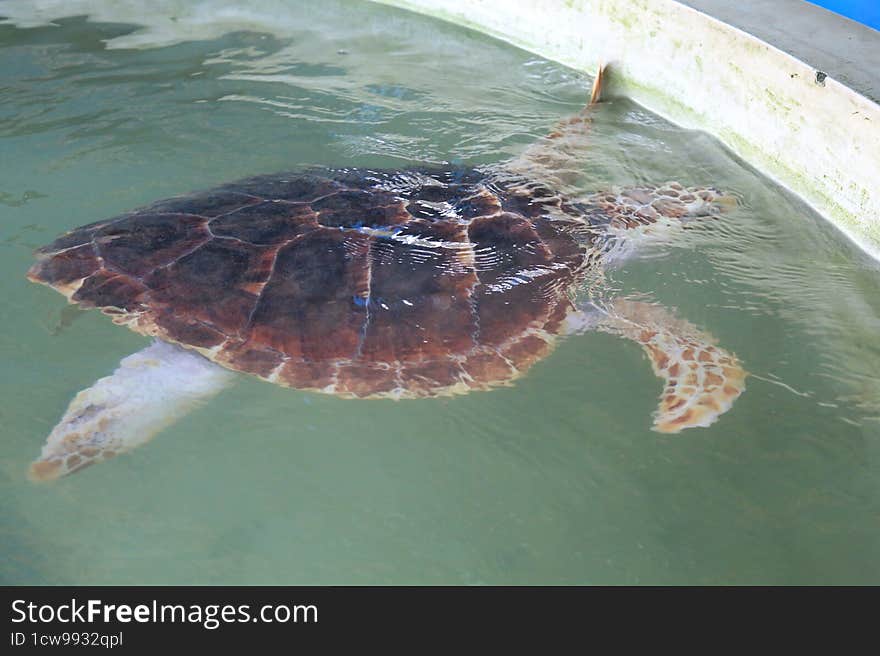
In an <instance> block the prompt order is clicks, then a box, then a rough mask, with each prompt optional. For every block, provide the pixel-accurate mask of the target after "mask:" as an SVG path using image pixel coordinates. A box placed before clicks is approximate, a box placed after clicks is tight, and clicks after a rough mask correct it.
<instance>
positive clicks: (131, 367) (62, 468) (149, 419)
mask: <svg viewBox="0 0 880 656" xmlns="http://www.w3.org/2000/svg"><path fill="white" fill-rule="evenodd" d="M234 377H235V374H233V373H232V372H231V371H227V370H226V369H224V368H223V367H220V366H219V365H216V364H214V363H213V362H211V361H210V360H208V359H207V358H203V357H202V356H201V355H199V354H198V353H195V352H193V351H188V350H187V349H184V348H180V347H178V346H174V345H172V344H166V343H165V342H160V341H157V342H155V343H153V344H152V345H151V346H148V347H147V348H145V349H143V350H141V351H138V352H137V353H134V354H132V355H130V356H128V357H127V358H124V359H123V360H122V362H120V363H119V368H118V369H117V370H116V371H114V372H113V374H112V375H111V376H107V377H106V378H101V379H100V380H99V381H97V382H96V383H95V384H94V385H92V386H91V387H89V388H88V389H85V390H83V391H82V392H80V393H79V394H77V395H76V397H75V398H74V399H73V401H71V402H70V406H69V407H68V408H67V412H65V413H64V416H63V417H62V418H61V421H59V422H58V425H57V426H55V428H54V429H53V430H52V433H51V434H50V435H49V438H48V440H47V441H46V444H45V446H43V452H42V454H41V455H40V457H39V458H38V459H37V460H35V461H34V462H33V464H31V468H30V478H31V479H32V480H34V481H49V480H53V479H56V478H60V477H62V476H67V475H68V474H72V473H73V472H76V471H79V470H80V469H84V468H86V467H88V466H89V465H94V464H96V463H99V462H103V461H104V460H109V459H110V458H113V457H114V456H117V455H119V454H120V453H123V452H125V451H130V450H131V449H133V448H135V447H137V446H140V445H141V444H144V443H145V442H147V441H148V440H149V439H150V438H152V437H153V436H154V435H155V434H156V433H158V432H159V431H161V430H162V429H163V428H165V427H166V426H168V425H170V424H171V423H173V422H174V421H176V420H177V419H179V418H180V417H182V416H183V415H185V414H186V413H188V412H189V411H191V410H193V409H194V408H195V407H196V406H198V404H199V403H200V402H201V401H203V400H205V399H207V398H209V397H211V396H213V395H214V394H216V393H217V392H219V391H220V390H222V389H223V388H224V387H226V385H228V384H229V383H231V382H232V380H233V379H234Z"/></svg>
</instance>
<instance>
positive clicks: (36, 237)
mask: <svg viewBox="0 0 880 656" xmlns="http://www.w3.org/2000/svg"><path fill="white" fill-rule="evenodd" d="M13 4H14V3H2V2H0V15H7V16H13V17H14V18H16V20H15V21H10V22H7V23H6V24H0V247H2V250H0V253H2V257H0V281H2V282H0V285H2V301H3V302H2V304H0V398H2V399H3V403H2V404H0V435H2V451H0V499H2V502H0V508H2V512H0V558H2V560H0V582H2V583H7V584H29V583H38V584H88V583H95V584H128V583H150V584H159V583H171V584H174V583H195V584H244V583H255V584H276V583H282V584H309V583H319V584H345V583H350V584H371V583H416V584H418V583H466V584H470V583H521V584H533V583H596V584H598V583H655V584H669V583H789V584H794V583H798V584H801V583H854V584H858V583H874V584H878V583H880V559H878V554H880V377H878V373H877V372H878V371H880V340H878V334H880V267H878V265H877V263H875V262H872V261H870V260H868V259H867V258H866V257H865V256H863V255H862V254H861V253H860V252H858V251H857V250H856V249H855V248H854V247H852V246H851V245H850V244H849V243H848V242H846V241H845V240H844V238H843V237H842V236H841V235H840V234H839V233H837V232H836V231H835V230H834V229H833V228H832V227H831V226H830V225H828V224H827V223H826V222H824V221H823V220H822V219H821V218H820V217H817V216H816V215H815V214H814V213H813V212H811V211H810V210H809V209H808V208H807V207H806V206H804V205H803V204H802V203H801V202H800V201H798V200H797V199H796V198H794V197H792V196H790V195H789V194H787V193H786V192H784V191H783V190H781V189H779V188H778V187H777V186H775V185H774V184H773V183H772V182H770V181H768V180H767V179H765V178H763V177H762V176H761V175H760V174H758V173H757V172H755V171H753V170H752V169H750V168H749V167H748V166H746V165H744V164H743V163H742V162H740V161H738V160H737V159H736V158H735V157H734V156H732V155H731V154H730V153H729V152H727V151H726V150H725V149H724V148H723V147H722V146H720V145H719V144H718V143H716V142H715V141H714V140H713V139H711V138H709V137H707V136H705V135H703V134H701V133H696V132H691V131H687V130H683V129H680V128H677V127H675V126H673V125H670V124H668V123H666V122H665V121H663V120H661V119H659V118H657V117H656V116H653V115H651V114H650V113H648V112H646V111H644V110H643V109H641V108H640V107H638V106H636V105H634V104H632V103H629V102H626V101H623V100H615V101H612V102H609V103H607V104H606V105H604V106H603V107H602V108H601V109H600V110H599V112H598V113H597V115H596V118H595V124H594V129H593V137H592V138H593V139H594V147H593V151H592V157H591V158H590V159H589V161H588V162H587V163H586V164H585V167H584V176H583V180H582V182H581V183H579V184H582V185H583V187H584V190H585V191H593V190H598V189H602V188H605V187H607V186H609V185H612V184H620V185H629V184H633V183H648V182H658V181H659V182H663V181H666V180H671V179H674V180H678V181H680V182H682V183H684V184H692V185H697V184H714V185H716V186H719V187H722V188H724V189H726V190H729V191H731V192H733V193H735V194H736V195H737V196H738V197H739V198H741V199H742V206H741V208H740V209H738V210H736V211H735V212H733V213H731V214H729V215H727V216H725V217H724V218H723V219H722V220H720V221H713V222H709V223H704V224H692V226H691V228H690V229H688V230H687V231H685V233H683V234H681V235H678V236H676V237H675V238H674V239H673V240H672V241H671V242H670V243H668V244H666V245H661V246H655V247H652V248H650V249H649V250H646V251H644V252H643V253H642V257H640V258H638V259H634V260H630V261H628V262H626V263H625V264H624V265H623V266H622V267H621V268H619V269H617V270H614V271H612V272H611V273H610V274H609V277H610V282H611V285H612V286H613V287H614V288H615V289H617V290H619V293H620V294H623V295H630V296H634V297H638V298H642V299H647V300H650V301H655V302H658V303H662V304H664V305H666V306H668V307H674V308H677V311H678V312H679V314H681V316H684V317H686V318H687V319H689V320H690V321H692V322H693V323H695V324H697V325H699V326H701V327H703V328H705V329H707V330H709V331H711V332H712V333H713V334H714V335H715V336H717V338H718V340H719V342H720V343H721V344H722V345H724V346H725V347H726V348H728V349H730V350H732V351H735V352H736V353H737V354H738V355H739V357H740V358H741V359H742V361H743V363H744V365H745V366H746V367H747V368H748V370H749V371H750V372H752V374H753V376H751V377H750V378H749V379H748V388H747V391H746V393H745V394H744V395H743V396H742V397H741V398H740V399H739V401H738V402H737V403H736V404H735V406H734V408H733V409H732V410H731V411H730V412H729V413H727V414H725V415H724V416H722V417H721V419H720V420H719V421H718V422H717V423H716V424H714V425H713V426H712V427H710V428H708V429H693V430H689V431H685V432H684V433H682V434H680V435H672V436H666V435H660V434H658V433H654V432H652V431H650V430H649V427H650V423H651V413H652V411H653V410H654V408H655V405H656V400H657V395H658V394H659V392H660V389H661V383H660V381H659V380H658V379H656V378H655V377H654V376H653V374H652V373H651V370H650V367H649V365H648V363H647V361H646V360H645V358H644V356H643V355H642V353H641V350H640V349H639V348H638V346H636V345H634V344H632V343H628V342H625V341H623V340H619V339H616V338H614V337H612V336H609V335H605V334H586V335H582V336H577V337H572V338H570V339H568V340H566V341H564V342H563V343H562V344H561V346H560V347H559V348H558V349H557V350H556V351H555V352H554V353H553V354H552V355H551V356H550V357H549V358H548V359H546V360H544V361H543V362H541V363H539V364H538V365H536V366H535V367H534V368H533V369H532V370H531V371H530V373H529V375H528V376H527V377H525V378H523V379H521V380H520V381H518V383H517V385H516V386H515V387H512V388H504V389H499V390H497V391H493V392H490V393H475V394H471V395H469V396H465V397H459V398H455V399H452V400H448V399H434V400H432V399H428V400H419V401H401V402H393V401H370V402H357V401H345V400H340V399H337V398H334V397H329V396H323V395H316V394H309V393H303V392H298V391H292V390H288V389H283V388H280V387H276V386H273V385H270V384H267V383H263V382H260V381H257V380H252V379H245V378H242V380H241V381H240V382H239V384H237V385H236V386H234V387H233V388H230V389H229V390H228V391H225V392H224V393H222V394H221V395H220V396H219V397H217V398H215V399H214V400H213V401H211V402H210V403H209V404H207V405H206V406H205V407H204V408H202V409H200V410H198V411H197V412H194V413H193V414H191V415H189V416H188V417H186V418H185V419H183V420H182V421H180V422H179V423H178V424H175V425H174V426H173V427H171V428H169V429H168V430H166V431H165V432H164V433H162V434H161V435H159V436H158V437H157V438H156V439H155V440H154V441H153V442H152V443H150V444H149V445H147V446H145V447H143V448H141V449H138V450H136V451H134V452H132V453H131V454H128V455H125V456H123V457H120V458H118V459H117V460H115V461H113V462H110V463H108V464H105V465H101V466H98V467H94V468H90V469H88V470H86V471H84V472H83V473H81V474H77V475H75V476H72V477H70V478H67V479H64V480H62V481H60V482H58V483H56V484H52V485H44V486H40V485H35V484H32V483H29V482H28V481H27V480H26V478H25V471H26V469H27V466H28V464H29V462H30V461H31V460H32V459H33V458H35V457H36V456H37V455H38V454H39V451H40V447H41V445H42V443H43V440H44V438H45V436H46V434H47V433H48V432H49V430H50V429H51V428H52V426H53V425H54V424H55V422H56V421H57V420H58V418H59V417H60V416H61V414H62V412H63V411H64V409H65V407H66V405H67V403H68V401H69V400H70V398H71V397H72V396H73V395H74V394H75V393H76V392H77V391H78V390H80V389H82V388H84V387H87V386H88V385H90V384H91V383H92V382H93V381H94V380H96V379H97V378H99V377H101V376H104V375H107V374H108V373H109V372H111V371H112V370H113V369H114V368H115V366H116V365H117V363H118V362H119V360H120V359H121V358H122V357H124V356H125V355H127V354H129V353H132V352H134V351H136V350H138V349H140V348H142V347H143V346H145V345H146V344H148V340H147V339H145V338H143V337H140V336H138V335H136V334H134V333H132V332H129V331H127V330H126V329H124V328H121V327H118V326H115V325H113V324H112V323H111V322H110V321H109V320H108V319H107V318H106V317H104V316H101V315H100V314H98V313H96V312H89V313H75V312H71V311H70V310H64V308H65V304H64V299H63V298H62V297H61V296H60V295H58V294H57V293H54V292H52V291H51V290H49V289H47V288H43V287H38V286H36V285H33V284H30V283H28V282H27V281H26V280H25V278H24V273H25V271H26V270H27V268H28V266H29V264H30V262H31V251H32V249H33V248H35V247H38V246H40V245H42V244H44V243H46V242H48V241H50V240H51V239H52V238H53V237H54V236H55V235H57V234H58V233H60V232H62V231H64V230H67V229H69V228H72V227H75V226H78V225H80V224H83V223H87V222H91V221H95V220H98V219H102V218H105V217H108V216H112V215H114V214H117V213H120V212H122V211H125V210H127V209H130V208H133V207H137V206H139V205H143V204H145V203H148V202H150V201H153V200H156V199H159V198H163V197H167V196H171V195H175V194H179V193H185V192H187V191H191V190H195V189H202V188H206V187H210V186H212V185H215V184H219V183H222V182H226V181H229V180H234V179H236V178H240V177H243V176H246V175H251V174H256V173H268V172H273V171H278V170H290V169H294V168H297V167H300V166H305V165H310V164H326V165H349V164H350V165H362V166H377V167H378V166H386V167H397V166H404V165H408V164H414V163H425V162H429V163H442V162H462V163H469V164H483V163H489V162H499V161H502V160H504V159H505V158H508V157H511V156H513V155H516V154H517V153H519V152H520V151H521V150H522V148H523V147H525V146H526V145H527V144H528V143H530V142H531V141H532V140H534V139H535V138H537V137H539V136H540V135H542V134H544V133H545V132H546V131H547V129H548V128H549V127H550V126H552V125H553V123H554V122H555V121H556V120H558V119H559V118H560V117H563V116H565V115H568V114H571V113H573V112H575V111H577V109H578V107H579V103H580V102H582V100H583V98H584V93H585V88H586V86H587V85H588V83H589V80H588V79H587V78H586V77H585V76H583V75H581V74H579V73H576V72H573V71H571V70H568V69H566V68H563V67H561V66H559V65H556V64H553V63H550V62H547V61H544V60H541V59H539V58H536V57H535V56H533V55H530V54H528V53H525V52H522V51H519V50H517V49H515V48H513V47H510V46H507V45H505V44H502V43H498V42H495V41H492V40H490V39H488V38H485V37H482V36H479V35H476V34H474V33H471V32H468V31H466V30H463V29H459V28H456V27H453V26H450V25H446V24H443V23H438V22H434V21H431V20H429V19H426V18H423V17H418V16H415V15H411V14H407V13H404V12H400V11H396V10H393V9H389V8H384V7H380V6H373V5H370V4H365V3H357V2H336V1H332V2H308V3H277V2H268V0H267V1H266V2H258V3H256V4H254V5H252V8H251V9H249V10H247V12H248V13H247V15H243V14H242V15H238V14H235V13H232V14H230V13H229V12H228V11H227V12H225V13H224V12H223V11H219V10H217V8H218V7H220V8H223V7H226V8H227V9H228V7H229V6H231V5H232V4H234V3H223V2H216V3H212V2H202V3H197V5H194V6H195V9H191V10H189V13H186V12H184V14H182V15H181V16H180V17H177V16H174V20H171V19H168V18H166V16H170V14H167V13H166V14H165V15H163V17H162V20H159V18H157V17H156V16H151V17H144V18H143V19H142V20H140V19H138V18H137V17H136V16H128V15H126V14H125V11H124V8H125V7H126V6H127V5H128V3H119V5H120V6H122V9H119V14H118V15H114V14H113V12H112V11H111V10H110V9H108V8H107V7H104V8H103V9H102V10H101V11H98V12H96V13H95V16H94V18H95V20H93V21H89V20H86V19H85V18H84V17H82V16H79V17H76V16H70V17H66V18H65V17H64V13H65V12H63V11H61V10H60V9H57V8H55V5H54V4H52V3H46V4H47V6H49V7H50V9H48V10H46V11H47V12H50V13H49V14H46V13H45V12H44V13H43V14H39V12H35V14H34V16H32V17H31V18H32V19H33V20H30V21H28V20H26V19H24V18H21V17H20V16H18V17H17V16H16V15H15V14H16V11H17V10H19V9H21V7H22V5H27V4H28V3H20V4H19V5H18V7H17V8H16V11H13V9H14V8H13V7H12V5H13ZM40 4H41V3H36V5H40ZM88 4H89V3H84V2H71V3H70V4H69V5H67V13H71V14H86V13H90V12H89V10H88V7H87V5H88ZM104 4H105V5H106V4H114V5H115V4H116V3H104ZM164 4H169V5H177V4H180V3H164ZM264 5H265V6H264ZM288 5H294V6H288ZM261 7H262V8H263V10H264V13H263V14H262V15H261V14H260V11H261ZM51 11H55V12H56V14H57V15H54V14H51ZM242 11H244V10H242ZM160 14H162V12H161V11H157V12H156V15H157V16H158V15H160ZM36 19H40V20H36ZM53 19H54V24H53V25H45V24H44V25H42V26H39V25H38V23H40V22H42V23H46V22H47V21H49V20H53ZM163 21H164V22H163ZM135 23H144V24H145V25H147V28H146V29H141V28H138V27H137V26H136V25H135ZM23 26H27V27H23ZM135 46H136V47H135Z"/></svg>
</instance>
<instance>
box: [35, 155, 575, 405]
mask: <svg viewBox="0 0 880 656" xmlns="http://www.w3.org/2000/svg"><path fill="white" fill-rule="evenodd" d="M582 228H583V222H582V221H580V219H579V218H578V216H577V213H576V212H574V211H573V210H571V209H570V208H567V207H565V206H564V205H563V204H562V202H561V201H560V199H559V198H556V197H554V196H552V194H550V192H549V191H547V190H543V189H541V188H538V187H535V188H534V189H531V188H529V187H528V186H525V185H523V184H522V181H514V182H511V181H507V182H505V181H499V180H497V179H489V176H488V175H487V173H486V172H484V171H480V170H478V169H472V168H464V167H449V168H440V169H428V168H421V169H407V170H402V171H382V170H370V169H351V168H349V169H329V170H317V169H316V170H310V171H307V172H303V173H284V174H278V175H269V176H259V177H255V178H249V179H247V180H242V181H239V182H235V183H230V184H226V185H223V186H221V187H219V188H217V189H214V190H209V191H206V192H201V193H197V194H190V195H187V196H181V197H177V198H171V199H168V200H164V201H159V202H156V203H153V204H152V205H149V206H147V207H145V208H142V209H140V210H136V211H134V212H130V213H127V214H125V215H122V216H119V217H116V218H112V219H109V220H106V221H101V222H98V223H94V224H90V225H88V226H84V227H82V228H78V229H76V230H73V231H71V232H69V233H67V234H66V235H63V236H62V237H60V238H58V239H57V240H56V241H55V242H53V243H52V244H50V245H49V246H47V247H45V248H43V249H40V250H39V251H38V253H37V257H38V261H37V263H36V264H35V265H34V266H33V267H32V269H31V271H30V274H29V275H30V277H31V278H32V279H33V280H35V281H37V282H42V283H45V284H48V285H50V286H52V287H55V288H56V289H58V290H59V291H61V292H62V293H64V294H65V295H66V296H68V298H70V299H71V300H72V301H74V302H78V303H81V304H82V305H84V306H88V307H98V308H101V309H102V310H103V311H104V312H107V313H108V314H113V315H114V320H115V321H117V322H118V323H124V324H126V325H128V326H129V327H131V328H132V329H133V330H135V331H138V332H140V333H143V334H148V335H154V336H157V337H160V338H162V339H165V340H168V341H171V342H177V343H180V344H182V345H184V346H187V347H191V348H195V349H198V350H199V351H200V352H201V353H203V354H204V355H206V356H207V357H209V358H211V359H213V360H215V361H217V362H219V363H220V364H223V365H224V366H227V367H229V368H232V369H237V370H240V371H244V372H247V373H251V374H254V375H257V376H260V377H262V378H264V379H267V380H270V381H272V382H276V383H279V384H283V385H289V386H292V387H298V388H305V389H316V390H321V391H325V392H332V393H336V394H340V395H343V396H355V397H371V396H392V397H404V396H430V395H437V394H448V393H457V392H464V391H468V390H470V389H484V388H487V387H490V386H493V385H499V384H505V383H507V382H508V381H510V380H511V379H513V378H515V377H516V376H517V375H519V374H520V373H522V372H523V371H525V370H526V369H527V368H528V367H529V366H531V364H532V363H533V362H535V361H536V360H537V359H539V358H540V357H542V356H543V355H545V354H546V353H547V352H548V351H549V349H550V348H552V344H553V337H554V335H555V332H556V331H557V330H558V327H559V325H560V324H561V322H562V319H563V318H564V317H565V314H566V313H567V312H568V311H569V310H570V309H571V304H570V302H569V300H568V296H567V291H568V289H569V287H570V285H571V284H572V283H573V282H574V281H575V280H576V279H577V277H578V275H579V273H580V269H581V268H582V266H583V262H584V259H585V246H584V245H583V244H584V240H583V235H582V234H580V233H579V231H581V232H582Z"/></svg>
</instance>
